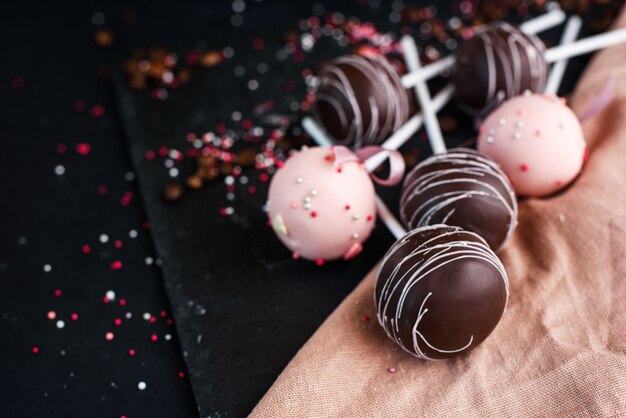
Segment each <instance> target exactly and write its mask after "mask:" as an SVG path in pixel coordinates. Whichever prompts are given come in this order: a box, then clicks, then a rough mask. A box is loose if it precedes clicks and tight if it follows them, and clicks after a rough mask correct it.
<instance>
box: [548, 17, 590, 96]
mask: <svg viewBox="0 0 626 418" xmlns="http://www.w3.org/2000/svg"><path fill="white" fill-rule="evenodd" d="M582 24H583V20H582V19H581V18H580V17H579V16H572V17H570V18H569V19H568V21H567V25H565V29H564V30H563V35H562V36H561V42H560V44H561V45H567V44H569V43H572V42H574V41H575V40H576V38H577V37H578V33H579V32H580V28H581V27H582ZM567 61H568V60H567V59H564V60H561V61H558V62H556V63H554V65H553V66H552V70H551V71H550V76H549V77H548V82H547V83H546V90H545V92H546V93H549V94H556V93H557V91H558V90H559V86H560V85H561V81H562V80H563V75H564V74H565V68H566V67H567Z"/></svg>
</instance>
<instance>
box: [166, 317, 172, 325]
mask: <svg viewBox="0 0 626 418" xmlns="http://www.w3.org/2000/svg"><path fill="white" fill-rule="evenodd" d="M165 323H166V324H167V325H172V324H173V323H174V321H173V320H172V318H167V319H166V320H165Z"/></svg>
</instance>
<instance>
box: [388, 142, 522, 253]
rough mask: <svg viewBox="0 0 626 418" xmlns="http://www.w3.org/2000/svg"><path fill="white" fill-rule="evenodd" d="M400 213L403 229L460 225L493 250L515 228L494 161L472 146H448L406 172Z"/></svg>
mask: <svg viewBox="0 0 626 418" xmlns="http://www.w3.org/2000/svg"><path fill="white" fill-rule="evenodd" d="M400 217H401V218H402V222H403V223H404V225H405V226H406V227H407V229H415V228H419V227H421V226H426V225H434V224H439V223H443V224H447V225H454V226H460V227H462V228H464V229H467V230H468V231H472V232H475V233H477V234H478V235H480V236H481V237H483V238H484V239H485V240H486V241H487V243H488V244H489V246H490V247H491V248H492V249H493V250H494V251H497V250H498V249H499V248H500V247H501V246H502V245H503V244H504V243H505V242H506V240H507V239H508V238H509V237H510V236H511V234H512V233H513V230H514V229H515V227H516V226H517V201H516V199H515V193H514V192H513V187H512V186H511V184H510V182H509V180H508V178H507V176H506V174H504V172H503V171H502V170H501V169H500V167H499V166H498V165H497V164H496V163H495V162H493V161H492V160H490V159H489V158H487V157H485V156H483V155H480V154H478V153H477V152H476V151H474V150H471V149H467V148H453V149H450V150H448V152H446V153H445V154H439V155H433V156H432V157H430V158H427V159H426V160H424V161H422V162H421V163H420V164H418V165H417V166H416V167H415V168H413V170H411V172H410V173H409V174H407V176H406V178H405V180H404V184H403V186H402V197H401V198H400Z"/></svg>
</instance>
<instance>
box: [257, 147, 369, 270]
mask: <svg viewBox="0 0 626 418" xmlns="http://www.w3.org/2000/svg"><path fill="white" fill-rule="evenodd" d="M334 156H335V154H334V152H333V151H332V150H331V149H330V148H322V147H312V148H303V149H302V150H301V151H299V152H296V153H294V154H293V155H292V156H290V157H289V158H288V159H287V161H285V164H284V165H283V167H282V168H280V169H279V170H278V171H277V172H276V174H275V175H274V177H273V178H272V181H271V183H270V188H269V196H268V206H269V218H270V222H271V223H272V227H273V228H274V231H275V232H276V235H277V236H278V238H280V240H281V241H282V242H283V243H284V244H285V245H286V246H287V247H288V248H289V249H290V250H291V251H293V252H294V254H297V255H298V256H300V257H302V258H306V259H309V260H316V261H318V260H333V259H336V258H340V257H344V258H346V259H348V258H352V257H354V256H356V255H357V254H358V253H359V252H360V251H361V248H362V246H361V245H362V243H363V241H365V240H366V239H367V238H368V237H369V235H370V233H371V232H372V228H373V227H374V224H375V222H374V217H375V214H376V195H375V191H374V185H373V183H372V180H371V179H370V176H369V174H368V173H367V171H366V170H365V168H364V167H363V165H362V164H360V163H359V162H356V161H350V162H345V163H343V164H341V166H339V165H338V164H337V163H336V162H335V161H334Z"/></svg>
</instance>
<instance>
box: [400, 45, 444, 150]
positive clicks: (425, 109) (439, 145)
mask: <svg viewBox="0 0 626 418" xmlns="http://www.w3.org/2000/svg"><path fill="white" fill-rule="evenodd" d="M400 43H401V45H402V51H403V52H404V61H405V63H406V66H407V68H408V70H409V71H410V72H414V71H419V69H420V67H421V64H420V60H419V54H418V52H417V45H415V40H414V39H413V38H412V37H410V36H408V35H407V36H403V37H402V40H401V41H400ZM414 89H415V94H416V95H417V99H418V100H419V102H420V106H421V108H422V114H423V115H424V123H425V124H426V132H427V134H428V141H429V142H430V146H431V148H432V150H433V153H434V154H442V153H444V152H446V144H445V142H444V140H443V134H442V133H441V128H440V126H439V121H438V120H437V115H436V114H435V110H434V108H433V103H432V100H431V98H430V93H429V92H428V86H427V85H426V81H424V80H421V81H419V82H417V83H416V84H415V87H414Z"/></svg>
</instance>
